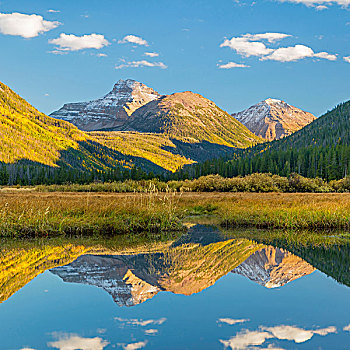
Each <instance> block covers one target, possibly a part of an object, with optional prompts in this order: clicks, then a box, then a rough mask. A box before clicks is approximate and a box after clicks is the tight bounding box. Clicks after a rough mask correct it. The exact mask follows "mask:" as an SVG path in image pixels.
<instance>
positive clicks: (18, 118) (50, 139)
mask: <svg viewBox="0 0 350 350" xmlns="http://www.w3.org/2000/svg"><path fill="white" fill-rule="evenodd" d="M87 139H88V136H87V135H86V134H85V133H83V132H81V131H80V130H79V129H77V128H76V127H75V126H73V125H72V124H70V123H67V122H65V121H59V120H56V119H53V118H50V117H48V116H46V115H45V114H43V113H40V112H39V111H37V110H36V109H35V108H34V107H33V106H31V105H30V104H29V103H28V102H26V101H25V100H24V99H22V98H21V97H20V96H18V95H17V94H16V93H14V92H13V91H12V90H11V89H10V88H9V87H7V86H6V85H5V84H3V83H1V82H0V140H1V142H0V162H4V163H14V162H16V161H19V160H21V159H26V160H30V161H33V162H38V163H42V164H45V165H50V166H56V165H57V161H58V160H59V159H60V155H61V152H62V151H64V150H68V149H75V150H77V149H78V148H79V144H78V142H82V141H86V140H87Z"/></svg>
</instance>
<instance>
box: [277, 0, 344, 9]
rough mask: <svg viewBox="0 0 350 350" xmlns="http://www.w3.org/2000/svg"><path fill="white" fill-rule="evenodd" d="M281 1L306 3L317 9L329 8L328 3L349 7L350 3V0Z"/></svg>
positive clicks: (285, 0)
mask: <svg viewBox="0 0 350 350" xmlns="http://www.w3.org/2000/svg"><path fill="white" fill-rule="evenodd" d="M278 1H280V2H291V3H295V4H304V5H306V6H309V7H311V6H315V7H316V9H318V10H319V9H320V7H322V8H321V9H324V8H327V6H326V5H333V4H337V5H340V6H343V7H347V6H349V5H350V0H278Z"/></svg>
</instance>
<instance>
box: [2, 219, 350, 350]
mask: <svg viewBox="0 0 350 350" xmlns="http://www.w3.org/2000/svg"><path fill="white" fill-rule="evenodd" d="M275 243H276V242H275ZM349 257H350V248H349V245H348V244H343V245H341V246H338V245H322V244H314V245H313V244H311V243H308V244H301V243H300V244H296V243H295V242H294V243H293V244H290V245H288V244H287V243H285V242H281V243H280V245H278V244H274V245H273V246H272V245H268V244H264V243H262V242H261V241H260V242H259V243H258V242H256V241H252V240H249V239H246V238H237V237H236V238H232V237H228V236H227V235H224V234H222V233H220V232H219V231H218V230H216V229H213V228H210V227H205V226H200V225H197V226H194V227H192V228H191V229H190V231H189V233H188V234H186V235H183V236H182V237H177V238H176V239H175V240H169V241H165V242H162V243H157V244H156V243H154V244H148V245H145V244H135V245H134V246H133V248H130V246H129V247H128V248H127V249H122V248H121V247H119V248H115V247H111V246H110V245H108V244H106V245H104V244H83V243H81V241H80V242H77V241H72V242H69V241H64V242H60V243H59V244H58V243H54V242H53V243H50V242H49V243H47V242H45V243H41V244H35V243H33V244H31V243H30V244H29V243H28V244H22V243H19V242H17V243H11V242H10V243H9V242H7V243H6V244H3V247H2V249H1V251H0V286H1V290H0V302H1V303H0V324H1V327H0V349H1V350H3V349H4V350H8V349H11V350H12V349H14V350H19V349H26V350H28V349H35V350H39V349H60V350H75V349H77V350H78V349H83V350H104V349H125V350H137V349H350V288H349V285H350V270H349V267H350V259H349Z"/></svg>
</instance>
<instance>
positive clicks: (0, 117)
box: [0, 83, 261, 185]
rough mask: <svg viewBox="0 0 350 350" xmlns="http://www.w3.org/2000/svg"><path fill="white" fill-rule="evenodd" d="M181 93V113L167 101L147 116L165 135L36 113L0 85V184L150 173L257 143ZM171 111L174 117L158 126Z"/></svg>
mask: <svg viewBox="0 0 350 350" xmlns="http://www.w3.org/2000/svg"><path fill="white" fill-rule="evenodd" d="M187 95H190V96H192V97H193V96H194V97H196V99H195V100H193V101H192V100H191V101H188V100H187V101H185V100H184V102H187V104H188V105H189V107H188V108H186V109H185V112H182V107H181V108H180V107H179V106H177V108H178V109H179V110H178V111H175V110H174V109H173V106H172V105H171V106H170V107H171V108H170V107H169V111H168V110H167V111H165V112H164V110H163V112H164V113H163V114H157V115H156V114H154V115H153V116H154V117H155V118H156V119H157V120H158V123H160V124H161V125H168V126H169V125H170V124H171V132H168V130H167V129H166V130H165V129H164V130H157V131H156V132H148V133H147V132H141V133H140V132H134V131H131V130H128V131H119V132H108V131H105V132H90V133H89V132H84V131H81V130H79V129H78V128H77V127H75V126H74V125H72V124H71V123H69V122H67V121H64V120H58V119H54V118H51V117H49V116H47V115H45V114H43V113H41V112H39V111H38V110H36V109H35V108H34V107H33V106H31V105H30V104H29V103H28V102H26V101H25V100H24V99H23V98H21V97H20V96H19V95H17V94H16V93H15V92H13V91H12V90H11V89H10V88H9V87H7V86H6V85H5V84H2V83H0V185H6V184H10V185H13V184H22V185H27V184H31V185H35V184H40V183H48V184H49V183H65V182H78V183H85V182H92V181H96V180H100V181H110V180H124V179H128V178H132V179H141V178H148V177H154V174H162V173H165V172H167V171H170V172H174V171H176V170H178V169H179V168H182V167H183V166H184V165H188V164H193V163H195V162H198V161H204V160H206V159H209V158H214V157H215V156H220V155H223V154H227V153H232V151H233V150H234V147H247V146H250V145H252V144H256V143H257V142H261V140H260V139H259V138H258V137H257V136H255V135H254V134H253V133H251V132H250V131H249V130H248V129H247V128H246V127H244V126H243V125H242V124H240V123H239V122H238V121H236V120H235V119H234V118H233V117H231V116H230V115H229V114H227V113H225V112H223V111H221V110H220V109H219V108H218V107H216V106H215V104H214V103H213V102H211V101H209V100H207V99H204V98H203V97H201V96H200V95H197V94H192V93H187V94H186V96H187ZM171 100H172V101H173V98H172V99H171ZM197 100H198V101H199V102H200V103H202V104H203V103H204V105H205V106H204V105H197V104H196V103H197V102H196V101H197ZM176 101H177V100H176ZM203 101H204V102H203ZM163 107H164V106H163ZM205 107H206V108H207V110H210V111H211V114H210V115H207V113H206V110H205ZM164 108H165V107H164ZM189 110H191V111H190V112H191V113H190V112H189ZM170 112H171V113H170ZM194 112H196V113H195V114H194ZM170 114H171V119H172V120H173V121H175V122H173V123H170V124H162V123H163V122H166V123H167V121H169V118H168V117H170ZM147 116H149V113H148V114H147ZM138 118H140V116H139V115H138ZM142 118H143V119H142ZM141 119H142V120H141V121H140V127H141V126H142V125H143V126H145V125H147V118H146V117H145V116H144V115H142V116H141ZM133 121H134V122H135V120H134V119H133ZM142 123H144V124H142ZM197 124H198V125H197ZM133 125H134V126H135V123H134V124H133ZM148 125H150V124H148ZM155 125H156V124H155V123H152V126H153V127H154V126H155ZM185 126H186V127H185Z"/></svg>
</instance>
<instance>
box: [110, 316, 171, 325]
mask: <svg viewBox="0 0 350 350" xmlns="http://www.w3.org/2000/svg"><path fill="white" fill-rule="evenodd" d="M115 320H117V321H119V322H122V323H124V324H127V325H132V326H141V327H146V326H149V325H161V324H163V323H164V322H165V321H166V318H165V317H162V318H160V319H158V320H152V319H151V320H142V319H137V318H130V319H128V318H120V317H115Z"/></svg>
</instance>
